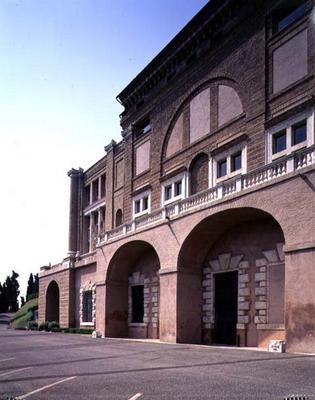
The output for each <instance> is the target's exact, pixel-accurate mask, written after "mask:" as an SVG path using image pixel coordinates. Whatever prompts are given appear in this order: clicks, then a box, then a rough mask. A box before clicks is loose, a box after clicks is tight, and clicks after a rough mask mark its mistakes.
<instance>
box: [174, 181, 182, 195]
mask: <svg viewBox="0 0 315 400" xmlns="http://www.w3.org/2000/svg"><path fill="white" fill-rule="evenodd" d="M174 191H175V197H176V196H180V195H181V194H182V181H177V182H175V185H174Z"/></svg>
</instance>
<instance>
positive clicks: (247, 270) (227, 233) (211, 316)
mask: <svg viewBox="0 0 315 400" xmlns="http://www.w3.org/2000/svg"><path fill="white" fill-rule="evenodd" d="M284 242H285V238H284V234H283V231H282V228H281V226H280V225H279V223H278V222H277V221H276V220H275V219H274V218H273V217H272V216H271V215H270V214H268V213H266V212H264V211H262V210H259V209H255V208H235V209H230V210H225V211H222V212H219V213H217V214H214V215H212V216H210V217H208V218H205V219H204V220H203V221H201V222H200V223H199V224H198V225H197V226H196V227H195V228H194V229H193V230H192V231H191V232H190V234H189V235H188V236H187V238H186V239H185V241H184V242H183V245H182V247H181V249H180V252H179V256H178V270H179V273H180V271H182V272H181V273H180V274H188V273H189V280H190V282H191V283H190V285H188V284H187V282H186V285H185V287H186V288H187V286H191V287H192V288H193V291H194V295H193V296H189V302H186V301H185V299H186V298H187V293H185V291H186V290H185V289H184V286H183V287H181V285H179V287H178V296H179V297H178V304H180V305H181V306H180V309H179V310H178V316H179V320H178V326H180V327H181V329H182V332H180V334H181V336H182V337H183V338H184V340H185V341H195V340H193V339H194V338H193V335H194V336H195V337H196V336H198V337H199V338H200V341H201V342H204V343H214V342H217V343H221V342H219V341H218V340H217V338H218V335H217V336H216V332H218V326H219V325H218V323H217V322H216V321H217V315H218V310H217V309H216V308H215V306H214V304H215V303H216V301H215V296H216V295H217V292H216V289H215V282H216V277H217V276H218V274H221V277H222V274H225V276H226V277H228V276H229V275H232V274H229V272H232V271H235V273H236V274H237V276H236V281H235V282H236V283H235V285H236V286H235V293H236V295H235V307H236V308H235V313H234V316H233V318H235V321H234V329H235V336H234V343H233V344H234V345H236V344H239V345H242V346H257V345H259V346H265V345H266V343H267V341H269V340H270V339H283V338H284V325H283V317H284V254H283V244H284ZM187 276H188V275H187ZM187 279H188V278H187ZM277 292H278V293H279V296H278V297H279V298H278V299H277V296H276V293H277ZM229 295H230V294H229ZM279 299H280V300H279ZM218 301H219V300H218V299H217V304H218ZM185 308H186V313H185V312H184V309H185ZM187 310H189V312H187ZM186 315H189V320H186ZM200 321H202V322H200ZM223 343H224V342H223ZM225 344H231V343H228V342H227V343H225Z"/></svg>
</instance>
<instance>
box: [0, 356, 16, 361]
mask: <svg viewBox="0 0 315 400" xmlns="http://www.w3.org/2000/svg"><path fill="white" fill-rule="evenodd" d="M10 360H15V357H10V358H3V359H2V360H0V362H4V361H10Z"/></svg>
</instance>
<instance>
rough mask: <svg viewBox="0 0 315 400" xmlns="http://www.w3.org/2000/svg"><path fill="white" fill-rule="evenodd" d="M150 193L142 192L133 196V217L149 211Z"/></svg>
mask: <svg viewBox="0 0 315 400" xmlns="http://www.w3.org/2000/svg"><path fill="white" fill-rule="evenodd" d="M150 203H151V193H150V192H149V191H145V192H142V193H140V194H138V195H137V196H135V197H134V198H133V217H134V218H135V217H139V216H140V215H144V214H148V213H150V212H151V204H150Z"/></svg>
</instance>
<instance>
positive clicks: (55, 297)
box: [45, 281, 60, 322]
mask: <svg viewBox="0 0 315 400" xmlns="http://www.w3.org/2000/svg"><path fill="white" fill-rule="evenodd" d="M59 303H60V294H59V286H58V284H57V282H56V281H52V282H50V284H49V285H48V288H47V291H46V317H45V320H46V321H57V322H59V309H60V304H59Z"/></svg>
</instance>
